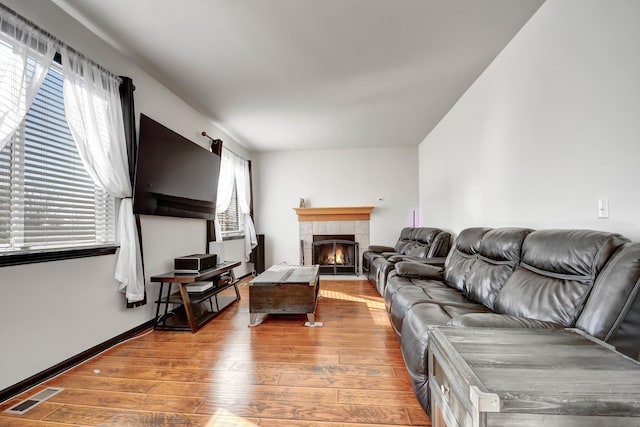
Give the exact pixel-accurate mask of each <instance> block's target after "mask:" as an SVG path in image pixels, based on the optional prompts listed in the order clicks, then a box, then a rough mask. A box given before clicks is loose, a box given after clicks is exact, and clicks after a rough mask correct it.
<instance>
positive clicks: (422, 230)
mask: <svg viewBox="0 0 640 427" xmlns="http://www.w3.org/2000/svg"><path fill="white" fill-rule="evenodd" d="M450 241H451V234H449V233H447V232H445V231H443V230H441V229H439V228H432V227H406V228H403V229H402V230H401V232H400V237H399V238H398V241H397V242H396V244H395V246H394V247H391V246H380V245H371V246H369V248H368V250H366V251H365V252H364V253H363V254H362V271H363V273H364V274H365V275H366V276H367V279H369V281H371V282H372V283H374V284H375V286H376V289H377V290H378V293H379V294H380V295H383V292H384V288H385V287H386V284H387V277H388V275H389V272H391V271H392V270H393V269H394V266H395V263H396V262H400V261H406V260H414V261H421V262H429V261H428V260H432V259H434V258H442V259H440V260H439V261H436V262H437V263H440V264H442V263H443V262H444V257H445V256H446V255H447V252H449V245H450Z"/></svg>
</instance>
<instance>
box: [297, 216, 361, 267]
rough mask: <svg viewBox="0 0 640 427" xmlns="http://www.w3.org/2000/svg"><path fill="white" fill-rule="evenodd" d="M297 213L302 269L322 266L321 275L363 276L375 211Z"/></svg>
mask: <svg viewBox="0 0 640 427" xmlns="http://www.w3.org/2000/svg"><path fill="white" fill-rule="evenodd" d="M294 209H295V211H296V213H297V214H298V221H299V223H298V225H299V228H298V230H299V238H300V264H301V265H312V264H320V266H321V267H320V272H321V274H340V275H359V274H361V262H360V260H362V253H363V252H364V250H366V249H367V248H368V247H369V218H370V213H371V210H372V209H373V207H371V206H365V207H337V208H294ZM318 242H323V243H322V244H316V243H318ZM334 245H335V249H334ZM323 264H325V265H324V267H323Z"/></svg>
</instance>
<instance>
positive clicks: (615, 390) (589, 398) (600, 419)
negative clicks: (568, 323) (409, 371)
mask: <svg viewBox="0 0 640 427" xmlns="http://www.w3.org/2000/svg"><path fill="white" fill-rule="evenodd" d="M428 359H429V361H428V363H429V387H430V393H431V422H432V425H433V427H442V426H447V427H454V426H455V427H465V426H473V427H496V426H499V427H513V426H518V427H524V426H536V427H539V426H545V427H560V426H581V427H582V426H584V427H596V426H607V427H614V426H615V427H617V426H640V399H639V396H640V363H638V362H637V361H635V360H633V359H631V358H628V357H626V356H624V355H622V354H620V353H618V352H616V351H615V350H614V349H613V347H611V346H609V345H608V344H605V343H603V342H601V341H599V340H596V339H595V338H593V337H590V336H588V335H586V334H584V333H583V332H582V331H579V330H577V329H563V330H543V329H490V328H446V327H444V328H434V329H433V330H431V331H430V332H429V344H428Z"/></svg>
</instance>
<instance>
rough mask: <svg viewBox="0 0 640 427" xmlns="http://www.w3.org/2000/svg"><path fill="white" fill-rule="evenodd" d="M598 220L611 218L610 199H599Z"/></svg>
mask: <svg viewBox="0 0 640 427" xmlns="http://www.w3.org/2000/svg"><path fill="white" fill-rule="evenodd" d="M598 218H601V219H604V218H609V198H608V197H600V198H599V199H598Z"/></svg>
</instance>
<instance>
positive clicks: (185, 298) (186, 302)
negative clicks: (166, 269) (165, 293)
mask: <svg viewBox="0 0 640 427" xmlns="http://www.w3.org/2000/svg"><path fill="white" fill-rule="evenodd" d="M178 289H179V290H180V298H182V305H183V306H184V312H185V314H186V315H187V322H189V328H190V329H191V332H193V333H194V334H195V333H196V331H197V330H198V327H197V326H196V319H194V317H193V311H192V310H191V299H190V298H189V293H188V292H187V290H186V289H185V287H184V285H183V284H182V283H178Z"/></svg>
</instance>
